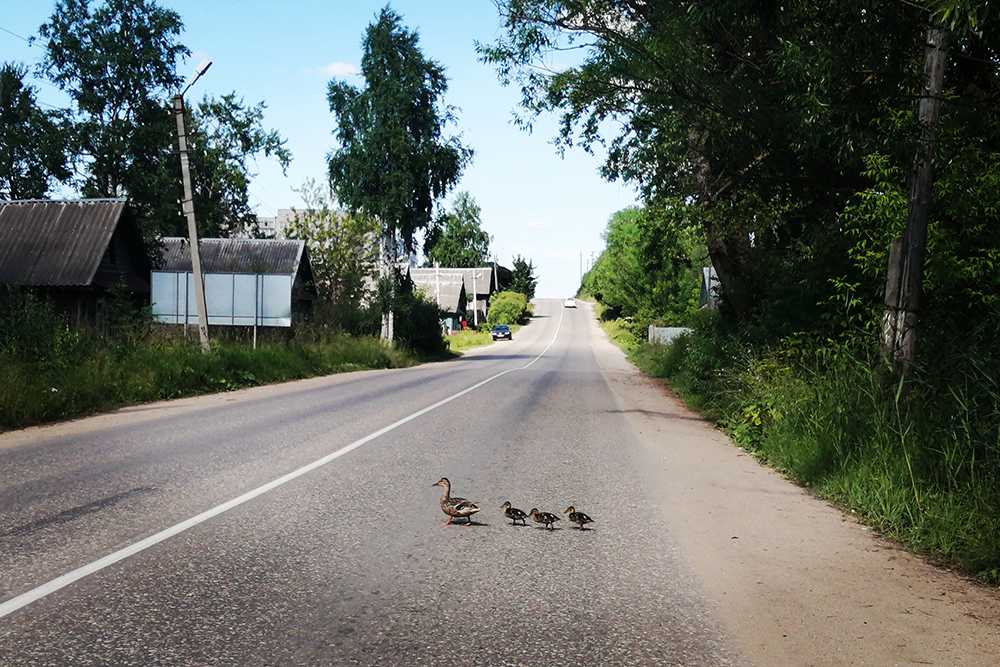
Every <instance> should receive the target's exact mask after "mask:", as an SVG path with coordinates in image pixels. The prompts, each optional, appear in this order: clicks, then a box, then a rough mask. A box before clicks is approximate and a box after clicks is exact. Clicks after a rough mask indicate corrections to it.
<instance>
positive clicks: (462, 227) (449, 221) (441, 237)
mask: <svg viewBox="0 0 1000 667" xmlns="http://www.w3.org/2000/svg"><path fill="white" fill-rule="evenodd" d="M481 213H482V209H481V208H479V206H478V205H477V204H476V200H475V199H473V198H472V196H471V195H470V194H469V193H468V192H459V193H458V196H457V197H456V198H455V204H454V206H453V207H452V210H451V211H450V212H448V213H445V214H443V215H441V216H440V217H439V218H438V219H437V220H436V221H435V222H434V223H433V224H432V225H431V226H430V227H429V228H428V230H427V235H426V239H425V241H424V255H425V256H426V258H427V259H426V262H425V266H434V264H438V265H440V266H448V267H457V268H473V267H477V266H484V265H485V264H487V263H488V262H489V258H490V241H491V240H492V239H491V238H490V235H489V234H487V233H486V232H484V231H483V230H482V228H481V227H480V219H479V216H480V214H481Z"/></svg>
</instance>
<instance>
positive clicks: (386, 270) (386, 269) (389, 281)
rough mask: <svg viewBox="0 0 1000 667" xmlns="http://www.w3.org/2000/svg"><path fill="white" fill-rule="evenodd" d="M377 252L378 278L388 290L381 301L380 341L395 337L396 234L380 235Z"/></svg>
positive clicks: (389, 232) (388, 232)
mask: <svg viewBox="0 0 1000 667" xmlns="http://www.w3.org/2000/svg"><path fill="white" fill-rule="evenodd" d="M381 246H382V248H381V252H379V278H380V279H381V282H382V284H383V285H385V286H387V288H388V295H387V298H385V299H383V300H382V340H390V341H391V340H393V339H394V337H395V331H394V329H395V326H394V325H395V318H394V316H393V312H392V309H393V307H394V305H395V303H396V234H395V233H394V232H393V230H391V229H386V230H385V231H384V232H383V233H382V240H381Z"/></svg>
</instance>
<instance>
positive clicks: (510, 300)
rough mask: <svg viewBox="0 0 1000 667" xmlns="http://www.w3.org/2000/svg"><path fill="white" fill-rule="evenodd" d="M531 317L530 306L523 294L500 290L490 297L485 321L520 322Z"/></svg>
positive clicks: (491, 322) (490, 323)
mask: <svg viewBox="0 0 1000 667" xmlns="http://www.w3.org/2000/svg"><path fill="white" fill-rule="evenodd" d="M530 317H531V306H530V305H529V304H528V299H527V297H525V295H523V294H521V293H519V292H500V293H499V294H494V295H493V298H491V299H490V308H489V314H488V315H487V317H486V323H487V324H488V325H489V326H491V327H492V326H493V325H494V324H522V323H524V322H526V321H527V320H528V318H530Z"/></svg>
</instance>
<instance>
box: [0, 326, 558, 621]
mask: <svg viewBox="0 0 1000 667" xmlns="http://www.w3.org/2000/svg"><path fill="white" fill-rule="evenodd" d="M562 316H563V313H562V312H560V314H559V322H558V323H557V324H556V332H555V334H553V336H552V340H551V341H550V342H549V344H548V345H547V346H546V347H545V349H544V350H542V351H541V353H540V354H539V355H538V356H537V357H535V358H534V359H532V360H531V361H529V362H528V363H527V364H525V365H524V366H521V367H519V368H510V369H507V370H505V371H503V372H500V373H497V374H496V375H494V376H492V377H489V378H486V379H485V380H483V381H482V382H478V383H476V384H474V385H472V386H471V387H468V388H467V389H463V390H462V391H460V392H458V393H457V394H452V395H451V396H449V397H448V398H445V399H443V400H440V401H438V402H437V403H435V404H434V405H429V406H427V407H426V408H424V409H422V410H418V411H417V412H414V413H413V414H411V415H409V416H408V417H403V418H402V419H400V420H399V421H397V422H393V423H392V424H389V425H388V426H386V427H385V428H381V429H379V430H377V431H375V432H374V433H372V434H370V435H367V436H365V437H364V438H361V439H360V440H355V441H354V442H352V443H351V444H349V445H347V446H346V447H343V448H341V449H338V450H337V451H335V452H333V453H331V454H327V455H326V456H324V457H323V458H321V459H318V460H316V461H313V462H312V463H310V464H308V465H305V466H303V467H301V468H299V469H298V470H294V471H292V472H290V473H288V474H287V475H285V476H283V477H279V478H278V479H276V480H274V481H271V482H268V483H267V484H264V485H263V486H259V487H257V488H256V489H254V490H253V491H248V492H246V493H244V494H243V495H242V496H238V497H236V498H233V499H232V500H229V501H227V502H224V503H222V504H221V505H217V506H216V507H213V508H212V509H210V510H207V511H205V512H202V513H201V514H198V515H196V516H193V517H191V518H190V519H187V520H185V521H181V522H180V523H178V524H176V525H173V526H171V527H170V528H167V529H166V530H162V531H160V532H159V533H156V534H155V535H150V536H149V537H147V538H146V539H144V540H140V541H138V542H136V543H134V544H131V545H129V546H127V547H125V548H124V549H119V550H118V551H115V552H114V553H111V554H108V555H107V556H105V557H104V558H100V559H98V560H95V561H94V562H93V563H90V564H88V565H84V566H83V567H80V568H77V569H75V570H73V571H72V572H68V573H66V574H64V575H62V576H61V577H56V578H55V579H53V580H52V581H49V582H48V583H45V584H42V585H41V586H38V587H37V588H34V589H32V590H30V591H28V592H27V593H22V594H21V595H18V596H17V597H15V598H11V599H10V600H7V601H6V602H4V603H3V604H0V618H3V617H5V616H7V615H8V614H12V613H14V612H15V611H17V610H18V609H20V608H22V607H25V606H27V605H29V604H31V603H32V602H36V601H38V600H40V599H42V598H43V597H45V596H47V595H49V594H50V593H55V592H56V591H58V590H59V589H60V588H64V587H66V586H69V585H70V584H72V583H74V582H76V581H79V580H80V579H83V578H84V577H87V576H89V575H91V574H94V573H95V572H98V571H100V570H103V569H104V568H106V567H108V566H109V565H114V564H115V563H117V562H119V561H122V560H125V559H126V558H128V557H129V556H134V555H135V554H137V553H139V552H140V551H144V550H145V549H148V548H149V547H151V546H153V545H155V544H159V543H160V542H163V541H164V540H167V539H169V538H171V537H173V536H175V535H178V534H180V533H183V532H184V531H185V530H188V529H189V528H194V527H195V526H197V525H198V524H200V523H204V522H205V521H208V520H209V519H211V518H213V517H217V516H219V515H220V514H223V513H225V512H228V511H229V510H231V509H233V508H235V507H239V506H240V505H242V504H243V503H245V502H247V501H250V500H253V499H254V498H256V497H257V496H260V495H263V494H265V493H267V492H268V491H271V490H273V489H276V488H278V487H279V486H282V485H284V484H287V483H288V482H290V481H292V480H293V479H295V478H297V477H301V476H302V475H305V474H306V473H308V472H311V471H313V470H315V469H316V468H319V467H320V466H324V465H326V464H327V463H329V462H331V461H333V460H334V459H338V458H340V457H341V456H343V455H344V454H347V453H348V452H351V451H354V450H355V449H357V448H358V447H361V446H362V445H365V444H368V443H369V442H371V441H372V440H375V439H376V438H379V437H381V436H383V435H385V434H386V433H388V432H390V431H393V430H395V429H397V428H399V427H400V426H402V425H403V424H406V423H408V422H411V421H413V420H414V419H416V418H417V417H422V416H423V415H425V414H427V413H428V412H431V411H432V410H437V409H438V408H440V407H441V406H442V405H445V404H447V403H451V402H452V401H454V400H455V399H457V398H461V397H462V396H465V395H466V394H468V393H469V392H471V391H475V390H476V389H479V388H480V387H482V386H483V385H485V384H488V383H490V382H493V380H496V379H497V378H499V377H503V376H504V375H507V373H511V372H513V371H521V370H524V369H526V368H528V367H529V366H531V365H532V364H534V363H535V362H536V361H538V360H539V359H541V358H542V357H543V356H545V353H546V352H548V351H549V348H550V347H552V345H553V343H555V342H556V336H558V335H559V329H560V328H561V327H562Z"/></svg>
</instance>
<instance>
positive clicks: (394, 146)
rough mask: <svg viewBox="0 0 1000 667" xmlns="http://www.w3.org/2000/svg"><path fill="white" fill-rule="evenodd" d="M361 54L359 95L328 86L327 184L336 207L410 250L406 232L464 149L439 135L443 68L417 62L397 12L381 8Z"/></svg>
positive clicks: (422, 216)
mask: <svg viewBox="0 0 1000 667" xmlns="http://www.w3.org/2000/svg"><path fill="white" fill-rule="evenodd" d="M362 49H363V55H362V57H361V73H362V76H364V78H365V87H364V89H361V90H359V89H357V88H355V87H354V86H351V85H349V84H347V83H344V82H338V81H331V82H330V85H329V90H328V95H327V98H328V100H329V103H330V110H331V111H332V112H333V113H334V115H335V116H336V117H337V130H336V133H335V134H336V137H337V142H338V143H339V147H338V148H337V149H336V150H335V151H334V152H333V154H332V155H331V157H330V163H329V166H330V182H331V184H332V185H333V189H334V191H335V192H336V195H337V198H338V200H339V201H340V202H341V203H343V205H344V206H346V207H347V208H348V209H349V210H351V211H352V212H354V213H363V214H365V215H367V216H370V217H372V218H374V219H376V220H378V221H379V222H380V224H381V225H382V227H383V230H384V232H385V233H387V234H389V235H391V236H392V237H394V238H395V237H396V236H397V233H398V234H399V235H401V237H402V240H403V243H404V245H405V246H406V248H407V249H411V248H412V247H413V234H414V232H416V231H417V230H418V229H423V228H424V227H426V226H427V225H428V224H430V222H431V220H432V218H433V209H434V204H435V201H436V200H437V199H439V198H440V197H442V196H444V195H445V194H446V193H447V192H448V190H449V189H450V188H451V187H452V186H453V185H454V184H455V183H456V182H457V181H458V177H459V175H460V174H461V172H462V169H463V167H464V166H465V164H466V163H467V162H468V161H469V159H471V156H472V151H471V150H469V149H467V148H465V147H463V146H462V145H461V144H460V143H459V140H458V138H457V137H451V138H448V139H445V138H443V137H442V130H443V128H444V126H445V125H446V124H447V123H449V122H452V121H453V120H454V113H453V109H452V108H451V107H446V106H442V105H441V103H440V102H439V100H440V98H441V97H443V95H444V93H445V92H446V91H447V89H448V80H447V78H446V77H445V75H444V68H442V67H441V66H440V65H439V64H437V63H436V62H434V61H432V60H428V59H426V58H425V57H424V55H423V54H422V53H421V51H420V49H419V47H418V46H417V34H416V33H415V32H411V31H409V30H407V29H406V28H405V27H403V25H402V19H401V17H400V16H399V15H398V14H396V13H395V12H394V11H392V10H391V9H390V8H389V7H386V8H384V9H383V10H382V11H381V13H380V14H379V17H378V21H377V22H375V23H373V24H371V25H370V26H369V27H368V30H367V32H366V33H365V38H364V40H363V42H362Z"/></svg>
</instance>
